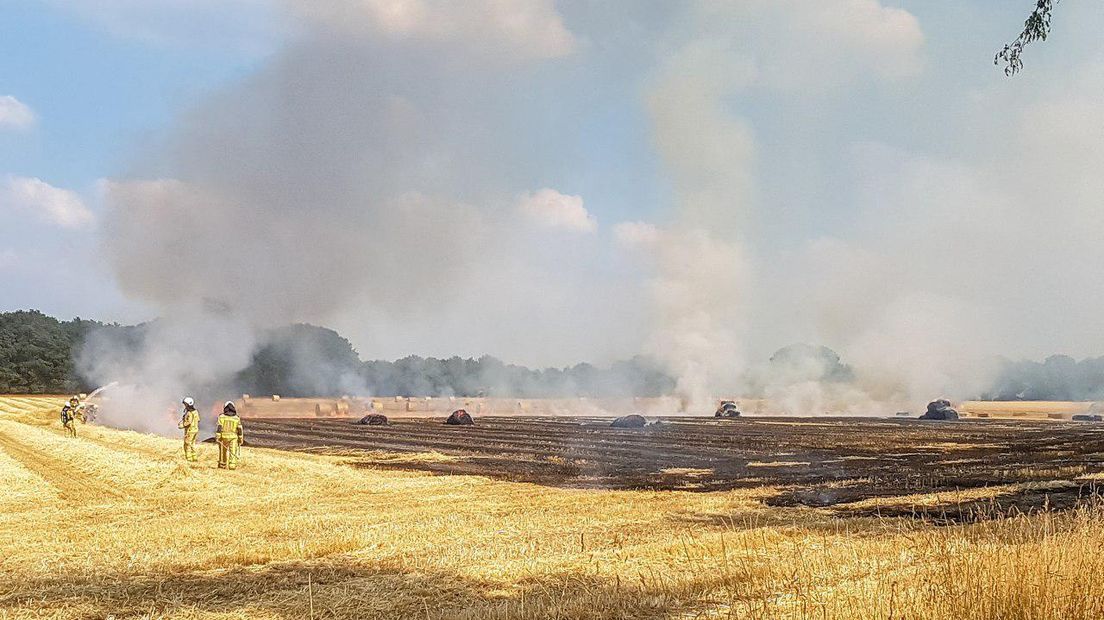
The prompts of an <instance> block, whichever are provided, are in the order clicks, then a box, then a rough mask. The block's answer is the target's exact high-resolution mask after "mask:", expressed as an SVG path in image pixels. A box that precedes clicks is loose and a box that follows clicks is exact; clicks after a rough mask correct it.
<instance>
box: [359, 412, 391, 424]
mask: <svg viewBox="0 0 1104 620" xmlns="http://www.w3.org/2000/svg"><path fill="white" fill-rule="evenodd" d="M356 423H357V424H363V425H365V426H387V425H388V424H390V422H389V421H388V420H387V416H385V415H383V414H382V413H369V414H368V415H366V416H364V417H363V418H361V419H359V420H357V421H356Z"/></svg>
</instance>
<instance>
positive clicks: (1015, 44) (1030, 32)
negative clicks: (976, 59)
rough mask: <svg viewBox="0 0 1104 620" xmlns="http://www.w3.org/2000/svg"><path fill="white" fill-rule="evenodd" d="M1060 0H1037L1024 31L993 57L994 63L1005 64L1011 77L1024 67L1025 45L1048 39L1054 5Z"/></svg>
mask: <svg viewBox="0 0 1104 620" xmlns="http://www.w3.org/2000/svg"><path fill="white" fill-rule="evenodd" d="M1058 2H1059V0H1037V1H1036V3H1035V10H1033V11H1031V14H1030V15H1028V16H1027V21H1025V22H1024V28H1023V32H1021V33H1020V36H1018V37H1016V39H1015V40H1014V41H1012V42H1011V43H1006V44H1005V45H1004V49H1002V50H1001V51H999V52H997V55H996V56H994V57H993V64H994V65H1002V64H1003V65H1004V74H1005V75H1007V76H1009V77H1011V76H1013V75H1016V73H1017V72H1018V71H1020V70H1021V69H1023V60H1022V59H1021V55H1022V54H1023V50H1024V47H1026V46H1027V45H1029V44H1031V43H1034V42H1035V41H1046V38H1047V35H1049V34H1050V16H1051V14H1052V13H1053V11H1054V5H1056V4H1058Z"/></svg>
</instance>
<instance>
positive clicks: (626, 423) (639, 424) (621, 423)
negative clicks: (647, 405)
mask: <svg viewBox="0 0 1104 620" xmlns="http://www.w3.org/2000/svg"><path fill="white" fill-rule="evenodd" d="M647 424H648V421H647V420H645V419H644V416H642V415H639V414H636V413H630V414H629V415H623V416H621V417H620V418H617V419H615V420H614V421H613V422H610V427H612V428H644V427H645V426H647Z"/></svg>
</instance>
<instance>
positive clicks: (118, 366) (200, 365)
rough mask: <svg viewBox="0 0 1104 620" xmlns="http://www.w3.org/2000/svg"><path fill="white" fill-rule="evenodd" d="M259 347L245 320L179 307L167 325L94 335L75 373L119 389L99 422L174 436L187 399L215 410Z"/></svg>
mask: <svg viewBox="0 0 1104 620" xmlns="http://www.w3.org/2000/svg"><path fill="white" fill-rule="evenodd" d="M255 346H256V331H255V329H254V328H253V326H252V325H251V324H250V323H249V322H248V321H247V320H246V319H245V318H244V317H241V316H238V315H235V314H233V313H231V312H228V311H227V310H226V309H224V308H220V307H214V306H211V305H207V306H205V305H196V306H177V307H176V308H175V311H174V312H173V313H172V314H170V315H166V317H165V318H164V319H162V320H158V321H154V322H151V323H147V324H144V325H142V326H138V327H134V328H128V329H126V330H125V331H119V330H118V329H100V330H92V331H91V332H90V333H89V335H88V336H87V338H86V340H85V342H84V344H83V346H82V347H81V350H80V352H79V354H78V358H77V368H78V372H79V374H81V375H82V376H83V377H85V379H86V380H88V381H91V382H94V383H96V384H101V385H103V384H107V383H109V382H112V381H118V382H119V383H120V385H118V386H115V387H112V388H110V389H108V390H105V392H104V396H103V398H104V406H103V407H102V408H101V412H100V414H99V420H100V421H101V422H103V423H105V424H108V425H110V426H115V427H119V428H130V429H133V430H139V431H146V432H153V433H158V434H163V435H164V434H170V433H173V432H175V429H176V423H177V418H179V411H180V410H179V406H180V401H181V400H182V399H183V397H184V396H188V395H191V396H193V397H195V398H196V399H197V403H198V404H199V405H200V407H202V406H203V404H204V403H207V405H208V407H210V406H213V405H214V401H215V400H218V398H219V397H220V396H222V395H221V394H217V392H218V391H219V390H220V386H222V385H224V383H225V381H227V379H228V378H230V377H233V375H234V373H236V372H237V371H238V370H240V369H242V368H244V367H245V366H246V365H248V364H249V362H250V359H251V357H252V354H253V350H254V347H255ZM231 394H232V393H231ZM218 402H220V403H221V400H218ZM202 410H203V409H201V411H202Z"/></svg>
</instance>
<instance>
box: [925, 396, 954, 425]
mask: <svg viewBox="0 0 1104 620" xmlns="http://www.w3.org/2000/svg"><path fill="white" fill-rule="evenodd" d="M920 419H921V420H957V419H958V412H957V411H955V410H954V409H953V408H952V407H951V401H949V400H947V399H944V398H941V399H939V400H933V401H931V402H930V403H928V410H927V411H925V412H924V415H922V416H920Z"/></svg>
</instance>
